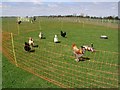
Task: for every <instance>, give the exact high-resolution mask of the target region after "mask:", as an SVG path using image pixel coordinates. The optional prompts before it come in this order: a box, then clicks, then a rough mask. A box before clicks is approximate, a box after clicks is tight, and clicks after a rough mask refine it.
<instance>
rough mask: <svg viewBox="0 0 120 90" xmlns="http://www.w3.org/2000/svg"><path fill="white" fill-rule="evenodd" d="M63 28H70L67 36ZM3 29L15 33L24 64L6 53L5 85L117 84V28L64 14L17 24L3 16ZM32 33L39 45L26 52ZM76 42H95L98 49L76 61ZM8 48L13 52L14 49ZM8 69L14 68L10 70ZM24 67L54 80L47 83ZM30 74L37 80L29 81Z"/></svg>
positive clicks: (16, 45) (67, 85)
mask: <svg viewBox="0 0 120 90" xmlns="http://www.w3.org/2000/svg"><path fill="white" fill-rule="evenodd" d="M61 30H62V31H65V32H67V37H66V38H63V37H61V36H60V31H61ZM2 31H3V33H4V32H10V33H11V32H12V33H13V34H14V36H13V37H14V38H13V39H14V46H15V54H16V60H17V63H18V66H19V67H20V68H21V69H20V68H17V67H16V66H15V65H11V64H10V63H9V62H8V61H6V58H5V57H3V66H4V67H3V87H30V88H32V87H39V88H41V87H51V88H56V87H69V88H71V87H72V88H73V87H74V88H103V87H106V88H117V87H118V73H117V72H118V65H117V64H118V53H117V52H118V30H117V28H111V27H110V26H108V25H107V26H99V25H96V24H90V23H82V22H72V20H71V21H70V19H69V20H68V21H67V20H64V19H61V18H47V17H39V18H37V20H36V21H35V22H34V23H28V22H23V23H21V24H20V25H18V24H16V18H3V19H2ZM39 32H42V33H43V34H44V36H45V37H46V39H41V40H40V39H39V37H38V35H39ZM55 34H57V35H58V38H59V40H60V41H61V42H60V43H57V44H55V43H54V42H53V38H54V35H55ZM101 35H107V36H108V39H100V36H101ZM29 37H32V38H33V39H34V42H35V44H36V45H39V47H38V48H33V49H35V52H33V53H28V52H25V51H24V49H23V46H24V42H27V41H28V38H29ZM9 42H11V41H9ZM73 43H75V44H76V45H77V46H78V47H80V46H81V45H90V44H91V43H93V44H94V48H95V50H98V51H96V52H95V53H91V52H88V51H86V53H85V55H84V57H87V58H89V60H87V59H86V60H85V61H80V62H76V61H75V60H74V59H75V58H74V55H73V53H72V49H71V46H72V44H73ZM9 49H10V50H11V51H10V52H11V54H13V52H12V50H13V49H12V48H9ZM4 56H5V55H4ZM9 67H10V68H9ZM9 69H12V70H11V72H10V71H9ZM23 69H25V70H26V71H28V72H31V71H33V72H34V73H35V74H36V75H37V76H39V77H41V76H43V78H44V79H45V78H49V79H50V80H51V82H52V83H47V81H45V80H42V79H40V78H38V77H36V76H35V75H33V74H34V73H33V74H30V73H28V72H26V71H24V70H23ZM13 70H14V71H13ZM15 70H16V71H17V72H15ZM8 71H9V72H8ZM13 72H14V73H13ZM6 76H7V78H6ZM9 77H10V78H9ZM11 77H13V78H11ZM31 78H33V79H34V81H32V80H31V81H29V79H31ZM7 81H8V82H7ZM13 83H17V84H19V85H17V84H14V85H13ZM54 84H55V85H54Z"/></svg>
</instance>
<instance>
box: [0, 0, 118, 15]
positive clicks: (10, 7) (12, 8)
mask: <svg viewBox="0 0 120 90" xmlns="http://www.w3.org/2000/svg"><path fill="white" fill-rule="evenodd" d="M118 1H119V0H99V1H98V0H29V2H28V0H4V1H2V3H0V10H1V11H2V14H1V16H33V15H37V16H39V15H40V16H41V15H71V14H77V15H80V14H81V13H84V15H90V16H101V17H104V16H118Z"/></svg>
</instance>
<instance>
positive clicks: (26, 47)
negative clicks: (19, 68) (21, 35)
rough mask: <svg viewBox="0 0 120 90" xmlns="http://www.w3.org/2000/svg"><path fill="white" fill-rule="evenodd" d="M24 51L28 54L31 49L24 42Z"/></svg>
mask: <svg viewBox="0 0 120 90" xmlns="http://www.w3.org/2000/svg"><path fill="white" fill-rule="evenodd" d="M24 49H25V51H28V52H30V50H31V48H30V45H29V43H27V42H25V46H24Z"/></svg>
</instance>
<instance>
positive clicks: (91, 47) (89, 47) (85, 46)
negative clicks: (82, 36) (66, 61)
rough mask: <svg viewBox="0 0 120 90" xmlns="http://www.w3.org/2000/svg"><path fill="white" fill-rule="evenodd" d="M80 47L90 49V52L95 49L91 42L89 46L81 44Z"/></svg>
mask: <svg viewBox="0 0 120 90" xmlns="http://www.w3.org/2000/svg"><path fill="white" fill-rule="evenodd" d="M82 47H84V48H85V50H87V51H91V52H94V51H95V49H94V48H93V43H91V46H88V45H83V46H82Z"/></svg>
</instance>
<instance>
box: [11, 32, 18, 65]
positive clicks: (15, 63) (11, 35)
mask: <svg viewBox="0 0 120 90" xmlns="http://www.w3.org/2000/svg"><path fill="white" fill-rule="evenodd" d="M11 40H12V48H13V55H14V59H15V64H16V66H17V67H18V64H17V60H16V55H15V48H14V42H13V34H12V33H11Z"/></svg>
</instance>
